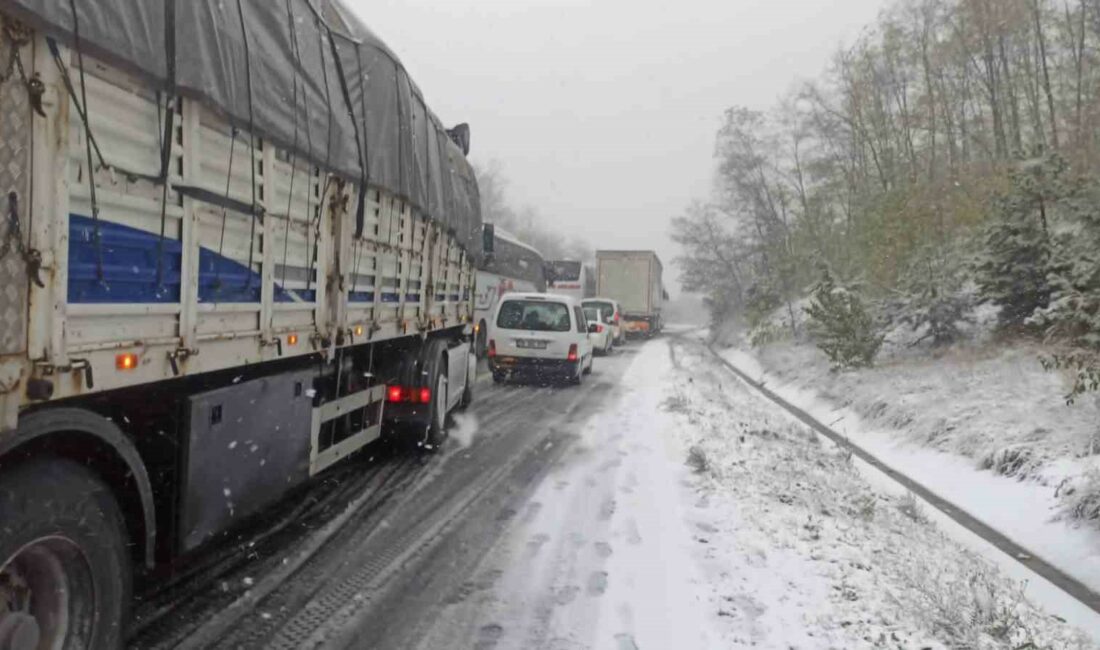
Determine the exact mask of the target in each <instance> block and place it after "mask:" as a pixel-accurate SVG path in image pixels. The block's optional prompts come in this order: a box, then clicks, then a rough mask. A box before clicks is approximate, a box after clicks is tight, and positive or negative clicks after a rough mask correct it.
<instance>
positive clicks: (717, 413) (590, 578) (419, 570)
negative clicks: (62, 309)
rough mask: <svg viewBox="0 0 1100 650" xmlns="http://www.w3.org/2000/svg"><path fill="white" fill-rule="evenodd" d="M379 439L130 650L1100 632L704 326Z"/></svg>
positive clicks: (701, 643) (175, 601) (1039, 637)
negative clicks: (438, 446)
mask: <svg viewBox="0 0 1100 650" xmlns="http://www.w3.org/2000/svg"><path fill="white" fill-rule="evenodd" d="M371 453H372V454H373V453H380V454H381V455H380V456H378V458H375V457H373V456H372V455H368V457H366V458H361V459H359V460H358V461H357V462H355V463H351V464H349V465H348V466H346V467H344V468H343V469H341V470H340V471H337V472H334V473H333V474H332V475H330V476H329V477H328V478H327V479H326V481H325V482H322V483H318V484H316V485H313V486H312V487H310V488H309V489H307V490H306V491H304V492H303V493H302V494H301V495H299V497H298V498H299V499H300V500H301V501H302V503H303V504H308V503H311V502H314V501H316V502H317V503H318V504H322V505H323V506H324V507H318V508H312V509H309V508H307V510H308V511H309V512H313V511H314V510H316V512H314V514H313V515H311V518H307V519H308V521H309V522H312V523H305V522H299V523H302V524H303V527H302V529H301V530H300V532H299V528H298V526H289V525H288V526H286V527H285V529H283V530H284V532H285V535H282V534H281V535H273V534H271V533H269V532H265V529H262V528H261V529H260V530H259V531H258V532H257V533H256V534H257V537H256V540H259V541H255V542H250V541H248V539H247V537H245V538H242V539H241V541H240V542H239V543H237V544H236V545H235V546H227V548H224V549H222V551H221V553H223V554H224V555H225V558H222V557H221V555H216V556H215V557H213V558H212V559H211V563H212V564H211V567H210V568H208V569H201V568H200V569H196V572H197V577H195V578H192V579H189V580H183V581H181V583H180V585H179V587H178V588H174V589H169V590H168V592H167V593H166V594H163V595H161V594H159V592H154V597H153V598H152V599H151V600H149V601H148V604H147V605H145V606H143V608H142V609H141V610H139V616H138V624H137V625H136V626H135V629H136V630H138V633H137V634H135V635H133V636H132V639H131V646H132V647H135V648H153V647H157V648H185V647H193V648H200V647H218V648H242V647H243V648H276V647H285V648H329V647H334V648H368V647H369V648H378V649H380V650H390V649H394V650H396V649H402V650H403V649H405V648H420V649H421V650H436V649H438V650H444V649H446V650H450V649H452V648H477V649H480V650H507V649H517V650H518V649H525V650H526V649H528V648H532V649H536V650H538V649H545V650H565V649H573V648H577V649H581V648H591V649H593V650H601V649H607V650H664V649H669V650H679V649H685V650H690V649H694V648H737V647H760V648H805V649H813V648H884V647H886V648H943V647H969V648H1023V647H1036V648H1059V649H1060V648H1075V647H1093V645H1092V644H1091V641H1090V640H1089V639H1088V638H1087V637H1085V636H1083V635H1082V634H1080V633H1079V632H1077V631H1076V630H1074V629H1073V628H1071V627H1070V626H1069V625H1067V624H1065V623H1064V622H1063V621H1062V620H1060V618H1059V614H1060V612H1055V611H1052V612H1044V611H1042V610H1041V609H1039V608H1038V607H1036V606H1035V605H1033V604H1032V603H1030V602H1028V600H1027V599H1026V598H1025V596H1024V594H1023V590H1022V589H1021V587H1020V585H1019V583H1016V582H1014V581H1013V580H1012V579H1011V578H1009V577H1006V576H1005V575H1004V574H1002V573H1001V570H1000V569H999V568H998V567H997V566H996V565H995V564H993V563H991V562H989V561H988V560H987V559H986V558H984V557H982V556H980V555H977V554H975V553H973V552H970V551H968V550H966V549H965V548H963V547H962V546H960V545H959V544H958V543H956V542H955V541H953V539H951V538H949V537H947V536H945V535H944V534H943V533H941V532H940V530H939V529H938V528H937V526H936V524H935V523H933V521H931V520H930V517H928V516H927V513H925V512H924V511H923V510H922V507H921V505H920V503H919V502H918V501H916V500H913V499H911V498H909V497H907V496H906V495H905V494H900V495H899V493H898V492H897V491H889V490H887V491H884V492H880V491H878V490H876V489H875V488H872V487H871V485H869V484H868V482H867V481H866V480H865V478H864V476H863V475H862V474H861V473H860V470H859V467H858V464H857V463H854V462H853V461H852V459H851V458H850V457H849V456H848V455H847V454H846V453H845V452H844V451H843V450H841V449H838V448H837V447H835V446H834V445H833V444H832V443H830V442H827V441H825V440H823V439H820V438H819V437H818V436H817V435H816V434H814V433H813V432H812V431H810V430H809V429H807V428H806V427H805V426H804V425H802V424H800V423H798V422H796V421H794V420H793V419H792V418H791V417H789V414H787V413H786V412H785V411H783V410H781V409H780V408H779V407H778V406H776V405H775V404H774V403H772V402H770V401H767V400H766V399H765V398H763V397H762V396H760V395H759V394H757V393H756V392H754V391H752V390H751V389H749V388H748V387H746V386H745V385H744V384H742V383H741V382H740V381H739V380H738V379H736V378H735V377H733V376H732V375H731V374H730V373H729V371H728V369H726V368H725V367H724V366H722V365H721V364H720V362H719V361H718V360H716V359H715V358H714V357H713V356H712V355H711V354H710V353H709V352H708V351H707V350H706V348H705V347H704V346H703V345H702V343H701V342H700V340H699V339H698V338H697V337H692V336H684V335H675V334H671V335H668V336H665V337H663V338H660V339H656V340H653V341H649V342H645V343H635V344H631V345H630V346H628V347H627V348H626V349H623V350H619V351H618V352H616V354H615V355H613V356H611V357H607V358H600V359H597V360H596V366H595V371H594V373H593V374H592V376H591V377H589V378H588V379H587V381H586V383H585V384H584V385H583V386H581V387H541V386H530V385H527V386H524V385H504V386H497V385H493V384H491V383H489V382H484V381H483V382H481V383H480V384H479V386H478V397H477V400H476V401H475V403H474V405H473V406H472V407H471V408H470V410H469V412H468V413H467V414H464V415H462V416H460V417H459V421H458V428H457V429H456V430H455V431H454V432H453V433H452V440H450V441H449V442H448V443H447V444H446V445H445V447H444V449H443V450H442V451H441V452H440V453H439V454H436V455H432V456H424V457H416V456H409V455H408V454H400V453H392V452H391V453H381V450H380V449H373V448H372V450H371ZM327 483H331V484H332V485H331V486H330V487H331V489H328V490H327V491H326V490H325V489H322V488H325V486H326V484H327ZM330 493H331V494H330ZM326 495H328V496H326ZM281 507H282V508H283V509H284V510H288V513H289V512H292V511H294V508H295V507H296V506H294V504H293V503H292V502H288V503H287V504H283V505H282V506H281ZM303 507H304V506H303ZM333 513H336V516H334V515H333ZM285 517H291V514H286V515H285ZM293 521H298V520H297V519H293ZM330 529H331V530H330ZM284 537H285V538H286V540H285V541H284V540H283V538H284ZM234 549H235V550H234ZM177 592H178V593H177ZM173 594H176V595H173ZM1028 644H1032V645H1028Z"/></svg>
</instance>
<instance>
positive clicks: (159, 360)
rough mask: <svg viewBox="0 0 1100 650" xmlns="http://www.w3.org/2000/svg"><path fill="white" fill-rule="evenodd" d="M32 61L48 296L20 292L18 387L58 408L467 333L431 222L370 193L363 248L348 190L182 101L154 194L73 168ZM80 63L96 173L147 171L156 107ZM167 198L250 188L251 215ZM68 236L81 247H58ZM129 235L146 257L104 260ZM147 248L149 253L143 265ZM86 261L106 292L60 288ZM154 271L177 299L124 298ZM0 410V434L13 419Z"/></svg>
mask: <svg viewBox="0 0 1100 650" xmlns="http://www.w3.org/2000/svg"><path fill="white" fill-rule="evenodd" d="M31 48H33V57H30V56H27V57H26V58H25V60H26V61H32V60H33V62H34V64H33V67H34V70H33V71H31V70H28V73H30V74H34V73H39V74H40V75H41V79H42V81H43V82H44V84H45V87H46V92H45V94H44V96H43V108H44V109H45V111H46V117H44V118H43V117H37V116H36V117H35V118H34V119H33V122H32V124H33V138H32V142H33V149H32V184H33V185H32V192H31V198H30V200H29V201H27V202H26V203H25V204H24V205H26V206H27V207H26V208H25V209H26V211H27V212H28V213H30V215H29V216H26V217H25V219H26V221H27V222H28V223H29V226H28V227H27V230H28V231H29V235H28V239H29V244H30V246H31V247H32V248H34V249H36V250H38V251H40V252H41V253H42V259H43V271H42V277H43V280H44V282H45V284H46V286H45V287H43V288H39V287H33V286H32V289H31V296H30V309H29V314H28V315H27V323H26V324H27V328H26V330H27V332H28V351H27V353H26V355H25V357H24V358H22V359H21V360H19V361H18V365H19V369H18V373H19V374H21V375H22V378H23V380H24V382H25V380H26V379H27V378H29V377H32V376H34V377H45V378H49V379H50V380H51V381H52V382H53V383H54V398H64V397H70V396H76V395H82V394H87V393H90V392H99V391H103V390H110V389H115V388H120V387H125V386H134V385H138V384H142V383H146V382H152V381H159V380H163V379H170V378H173V377H177V376H183V375H190V374H197V373H202V372H208V371H212V370H218V369H224V368H230V367H233V366H237V365H244V364H250V363H257V362H261V361H265V360H271V359H275V358H278V357H280V355H281V356H282V357H290V356H294V355H303V354H308V353H314V352H325V353H331V351H332V349H333V348H334V347H336V346H337V345H341V344H342V345H348V344H354V343H363V342H365V341H368V340H372V341H377V340H380V339H385V338H393V337H400V336H406V335H419V334H422V333H425V332H429V331H433V330H438V329H444V328H452V327H465V326H467V325H468V324H469V322H470V320H471V319H472V316H473V301H472V297H473V280H474V277H473V269H472V268H471V264H470V258H469V256H468V255H467V253H466V252H465V251H464V250H463V248H462V247H461V246H460V245H459V243H458V241H457V240H456V239H455V238H454V237H453V236H452V235H450V234H448V233H447V232H445V231H444V230H443V228H442V227H441V226H440V225H438V224H437V223H436V222H434V221H431V220H429V219H427V218H426V217H425V216H423V215H421V214H419V213H416V212H414V211H413V210H412V209H411V208H410V207H409V205H408V204H407V203H405V202H404V201H402V200H401V199H399V198H397V197H393V196H390V195H389V194H387V193H385V192H381V191H379V190H378V189H376V188H374V187H369V188H367V199H366V208H367V209H366V215H365V219H364V226H363V231H362V236H361V237H358V238H357V237H355V235H354V231H355V214H354V210H355V205H356V193H357V192H358V191H359V189H358V188H357V187H356V186H355V185H354V184H353V183H351V182H345V181H343V180H342V179H340V178H337V177H335V176H330V175H327V174H326V173H325V172H324V171H323V170H318V169H316V168H311V166H310V165H307V164H306V163H304V162H303V161H301V160H295V158H294V155H293V154H291V153H288V152H286V151H282V150H280V149H278V148H276V147H275V146H273V145H272V144H271V143H267V142H264V141H263V140H262V139H260V138H258V137H257V138H254V139H251V138H250V134H249V133H248V131H247V129H246V128H244V127H247V125H240V124H238V125H236V127H237V130H236V131H235V133H234V131H233V129H231V128H230V126H229V125H228V124H227V123H226V122H225V120H224V119H222V118H221V117H220V116H219V115H216V114H214V113H212V112H210V111H208V110H206V109H205V108H203V107H202V106H201V105H199V104H198V103H195V102H192V101H191V100H188V99H182V100H178V101H177V102H176V104H175V109H176V115H175V122H174V127H175V128H174V129H173V131H174V133H173V142H172V146H171V149H172V151H171V163H170V165H169V186H168V191H167V192H165V190H164V186H163V185H162V184H160V183H157V182H155V181H151V180H145V179H141V178H127V177H126V176H125V175H124V174H123V173H121V172H118V171H114V170H112V169H110V168H103V167H102V166H100V165H99V164H98V160H96V159H93V168H92V169H91V170H89V169H88V162H87V158H86V151H85V137H86V136H85V128H84V125H83V123H82V122H81V120H80V117H79V115H78V114H77V111H75V110H74V109H73V107H72V102H71V99H70V97H69V95H68V92H67V91H66V89H65V87H64V85H63V82H62V80H61V78H60V75H59V73H58V70H57V68H56V66H55V65H54V62H53V60H52V58H51V57H50V55H49V53H48V50H47V47H46V44H45V40H44V39H43V38H41V37H40V36H39V37H36V38H35V40H34V42H33V45H32V46H28V48H27V49H31ZM62 55H63V58H64V59H65V61H66V65H67V66H68V68H69V71H70V75H72V76H73V78H74V79H76V77H77V75H79V72H80V70H79V66H78V64H77V61H76V60H75V57H70V56H69V53H68V51H67V50H66V49H65V48H62ZM84 61H85V82H86V85H87V92H88V104H87V109H88V110H87V113H88V115H89V118H90V126H91V131H92V133H93V134H94V135H95V138H96V141H97V142H98V144H99V146H100V148H101V149H102V151H103V156H104V159H105V160H106V162H107V164H108V165H110V166H111V167H117V168H121V169H128V170H134V171H138V172H141V173H143V174H151V175H155V174H156V173H157V171H158V170H159V168H160V146H161V145H160V139H161V135H160V134H161V133H162V132H163V125H164V120H165V119H166V117H165V110H164V106H163V97H161V98H160V102H159V103H160V104H161V105H158V97H157V95H156V94H155V93H153V91H151V90H149V89H147V88H146V87H144V86H143V85H142V83H141V82H140V81H138V80H136V79H134V78H131V77H129V76H128V75H126V74H124V73H122V72H120V71H118V70H114V69H111V68H109V67H107V66H104V65H102V64H100V63H98V62H96V61H95V60H94V59H93V58H92V57H90V56H88V55H85V57H84ZM253 174H255V183H253ZM91 183H94V184H95V187H96V194H97V196H96V199H97V200H96V204H97V207H98V209H99V219H98V226H93V224H94V223H95V222H93V220H92V219H91V216H92V202H91V194H90V189H91V188H90V184H91ZM179 187H193V188H200V189H201V190H203V191H205V192H207V193H209V195H212V196H215V197H218V198H228V199H231V200H233V201H236V202H238V204H243V205H250V204H252V202H253V193H254V192H255V203H256V205H258V206H260V207H261V208H263V210H264V215H263V218H262V219H260V218H255V219H254V218H253V217H251V216H250V215H249V214H247V213H242V212H238V211H235V210H233V209H232V208H226V207H222V206H221V205H218V204H217V202H216V201H211V200H210V199H207V198H202V197H201V196H196V195H195V193H194V192H183V191H180V190H179V189H178V188H179ZM162 211H163V219H162ZM74 219H75V220H76V221H73V220H74ZM97 227H98V228H99V231H100V232H103V233H105V234H104V235H103V237H104V239H103V240H102V241H101V243H100V244H98V245H97V244H95V242H94V241H92V240H93V239H94V237H92V236H91V235H90V234H89V233H94V232H96V228H97ZM108 231H109V232H108ZM162 232H163V236H162V235H161V233H162ZM74 235H77V236H79V237H80V239H79V240H78V241H70V238H71V237H72V236H74ZM130 240H140V241H141V242H144V243H143V244H142V245H143V246H145V252H144V253H142V255H145V256H144V257H142V256H141V255H139V254H138V252H133V254H132V255H131V254H130V252H129V251H127V250H122V249H120V248H118V247H119V246H125V245H126V242H128V241H130ZM119 242H122V243H121V244H120V243H119ZM149 242H156V246H157V247H158V249H159V247H163V251H164V252H162V253H161V254H159V255H156V256H152V257H150V256H149V255H148V249H149ZM74 246H75V247H76V248H73V247H74ZM139 250H141V249H140V247H135V251H139ZM120 251H121V252H120ZM122 253H126V254H125V255H124V254H122ZM71 255H78V256H84V257H82V258H80V259H81V260H82V263H83V265H76V266H74V265H73V263H72V259H71V257H70V256H71ZM96 257H98V258H101V259H102V264H101V265H99V266H101V267H102V269H101V270H99V273H100V274H105V275H106V277H107V278H108V279H107V280H106V281H104V282H96V281H95V278H94V277H91V278H87V277H84V278H79V277H78V278H76V281H77V284H76V285H71V284H70V273H71V272H73V271H74V269H76V268H78V267H79V268H80V269H83V270H81V271H79V272H81V273H85V274H88V273H91V271H89V270H88V269H90V268H92V267H93V266H95V265H92V264H91V262H90V260H92V259H93V258H96ZM157 258H159V264H160V265H161V267H162V271H161V274H162V277H164V278H169V280H168V281H165V283H164V285H165V286H167V287H168V289H169V290H171V291H178V297H171V296H170V297H169V298H167V299H166V298H164V297H163V294H158V295H157V296H156V297H152V298H150V297H148V296H145V295H144V294H143V297H139V298H136V299H135V298H134V296H133V295H132V294H133V293H134V292H135V291H141V292H151V291H154V289H153V288H154V287H156V286H157V283H156V281H155V276H156V275H157V274H156V273H155V272H154V271H153V270H152V269H154V268H155V267H156V266H157V262H156V259H157ZM135 260H136V261H135ZM74 277H75V276H74ZM172 278H174V279H172ZM81 283H83V284H81ZM74 286H76V287H77V288H76V289H74V288H73V287H74ZM135 287H136V288H135ZM158 291H159V290H158ZM221 295H224V296H225V297H224V298H220V297H219V296H221ZM326 346H327V347H326ZM120 353H133V354H136V355H137V358H138V363H137V366H136V368H134V369H130V370H120V369H116V355H118V354H120ZM32 359H33V360H34V361H32ZM5 363H8V362H5ZM8 365H11V364H10V363H8ZM86 367H91V369H92V370H93V371H94V386H93V385H89V382H88V381H87V380H88V377H89V375H88V374H87V372H86V371H85V368H86ZM5 372H8V373H9V374H10V372H14V371H12V369H11V368H8V369H7V370H5ZM0 379H2V377H0ZM0 388H2V386H0ZM25 402H26V398H25V397H24V398H21V403H25ZM10 403H11V400H5V401H3V402H0V404H10ZM5 410H6V411H7V412H5V413H2V414H0V415H2V416H3V418H2V421H0V428H2V427H4V426H6V425H10V423H11V421H12V418H13V415H12V414H11V413H10V410H11V408H10V406H8V407H6V408H5Z"/></svg>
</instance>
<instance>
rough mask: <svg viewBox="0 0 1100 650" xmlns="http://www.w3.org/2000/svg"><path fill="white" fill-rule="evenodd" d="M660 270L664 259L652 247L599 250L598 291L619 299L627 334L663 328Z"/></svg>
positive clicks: (658, 330)
mask: <svg viewBox="0 0 1100 650" xmlns="http://www.w3.org/2000/svg"><path fill="white" fill-rule="evenodd" d="M661 274H662V267H661V260H660V258H658V257H657V254H656V253H654V252H653V251H596V295H597V296H599V297H601V298H610V299H612V300H616V301H618V303H619V306H620V308H621V309H622V312H623V330H624V331H625V332H626V334H627V335H632V336H634V335H644V336H652V335H653V334H656V333H658V332H660V331H661V328H662V325H663V323H662V321H661V306H662V304H663V302H664V299H665V290H664V284H663V281H662V278H661Z"/></svg>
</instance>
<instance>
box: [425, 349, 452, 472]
mask: <svg viewBox="0 0 1100 650" xmlns="http://www.w3.org/2000/svg"><path fill="white" fill-rule="evenodd" d="M428 345H429V346H430V347H429V348H428V350H427V356H426V357H425V358H426V359H427V364H426V367H425V368H424V370H426V371H427V377H428V383H427V384H426V385H427V386H429V387H430V388H431V389H432V405H431V409H429V414H428V423H427V427H426V429H425V435H424V448H425V449H427V450H428V451H438V450H439V448H440V447H442V446H443V442H444V441H445V440H446V439H447V363H446V361H445V360H444V357H445V354H444V352H445V351H446V350H447V344H446V343H445V342H444V341H442V340H438V339H437V340H434V341H432V342H431V343H429V344H428Z"/></svg>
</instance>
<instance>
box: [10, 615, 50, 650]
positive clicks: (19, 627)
mask: <svg viewBox="0 0 1100 650" xmlns="http://www.w3.org/2000/svg"><path fill="white" fill-rule="evenodd" d="M41 638H42V631H41V630H40V629H39V628H38V621H36V620H34V617H33V616H31V615H30V614H24V613H22V612H11V613H9V614H4V615H0V650H35V649H36V648H37V647H38V642H39V640H40V639H41Z"/></svg>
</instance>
